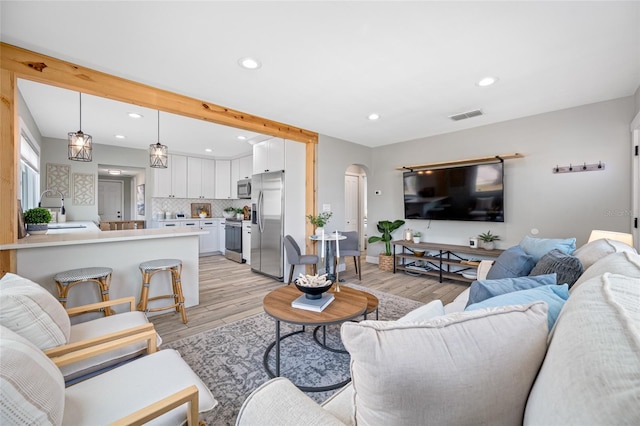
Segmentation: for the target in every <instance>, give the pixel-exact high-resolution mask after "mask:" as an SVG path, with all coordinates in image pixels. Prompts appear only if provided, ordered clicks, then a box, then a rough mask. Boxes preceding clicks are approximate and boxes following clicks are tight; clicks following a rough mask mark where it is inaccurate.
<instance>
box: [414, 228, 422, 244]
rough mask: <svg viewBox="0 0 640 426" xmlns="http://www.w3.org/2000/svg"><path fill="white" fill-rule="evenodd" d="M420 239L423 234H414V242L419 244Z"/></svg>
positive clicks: (417, 232)
mask: <svg viewBox="0 0 640 426" xmlns="http://www.w3.org/2000/svg"><path fill="white" fill-rule="evenodd" d="M420 237H422V234H421V233H420V232H419V231H416V232H414V233H413V242H414V243H416V244H418V243H419V242H420Z"/></svg>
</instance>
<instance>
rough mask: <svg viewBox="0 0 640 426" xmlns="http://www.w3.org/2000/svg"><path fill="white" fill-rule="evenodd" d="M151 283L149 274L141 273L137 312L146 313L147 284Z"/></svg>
mask: <svg viewBox="0 0 640 426" xmlns="http://www.w3.org/2000/svg"><path fill="white" fill-rule="evenodd" d="M150 282H151V274H150V273H148V272H146V271H143V272H142V291H141V292H140V302H139V303H138V310H139V311H142V312H145V313H146V312H147V303H148V299H149V283H150Z"/></svg>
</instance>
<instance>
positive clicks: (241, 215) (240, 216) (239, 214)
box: [234, 208, 244, 220]
mask: <svg viewBox="0 0 640 426" xmlns="http://www.w3.org/2000/svg"><path fill="white" fill-rule="evenodd" d="M234 211H235V213H236V219H240V220H243V219H244V210H243V209H240V208H238V209H235V210H234Z"/></svg>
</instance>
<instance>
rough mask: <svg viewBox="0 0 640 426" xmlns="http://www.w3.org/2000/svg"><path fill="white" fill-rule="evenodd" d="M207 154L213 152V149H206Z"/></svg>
mask: <svg viewBox="0 0 640 426" xmlns="http://www.w3.org/2000/svg"><path fill="white" fill-rule="evenodd" d="M205 152H213V150H212V149H211V148H205Z"/></svg>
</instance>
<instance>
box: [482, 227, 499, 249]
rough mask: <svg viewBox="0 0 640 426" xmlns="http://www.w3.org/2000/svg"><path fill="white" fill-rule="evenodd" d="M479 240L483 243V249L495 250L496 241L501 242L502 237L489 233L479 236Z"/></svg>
mask: <svg viewBox="0 0 640 426" xmlns="http://www.w3.org/2000/svg"><path fill="white" fill-rule="evenodd" d="M478 240H480V241H481V243H480V245H481V247H482V248H483V249H485V250H493V249H494V248H495V247H496V243H495V241H499V240H500V237H499V236H498V235H494V234H492V233H491V231H487V232H484V233H482V234H480V235H478Z"/></svg>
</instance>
